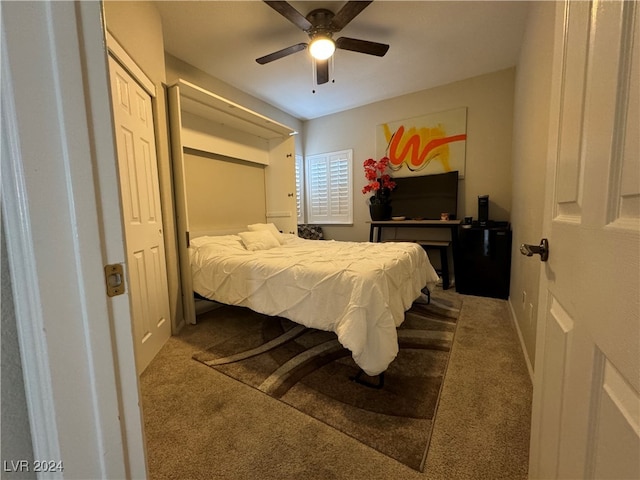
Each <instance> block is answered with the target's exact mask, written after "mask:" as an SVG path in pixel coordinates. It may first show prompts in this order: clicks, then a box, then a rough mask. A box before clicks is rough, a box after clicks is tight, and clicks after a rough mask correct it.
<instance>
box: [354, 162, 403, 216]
mask: <svg viewBox="0 0 640 480" xmlns="http://www.w3.org/2000/svg"><path fill="white" fill-rule="evenodd" d="M363 166H364V176H365V178H366V179H367V180H368V182H369V183H368V184H367V185H365V186H364V187H363V188H362V193H364V194H367V193H373V195H371V196H370V197H369V213H370V215H371V220H389V219H390V218H391V198H390V195H391V190H393V189H394V188H395V187H396V183H395V182H394V181H393V180H392V179H391V176H390V175H389V174H388V173H385V172H386V170H387V167H388V166H389V158H388V157H382V158H381V159H380V160H378V161H375V160H374V159H373V158H369V159H367V160H365V161H364V164H363Z"/></svg>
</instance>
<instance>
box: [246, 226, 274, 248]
mask: <svg viewBox="0 0 640 480" xmlns="http://www.w3.org/2000/svg"><path fill="white" fill-rule="evenodd" d="M238 235H239V236H240V238H241V239H242V243H244V246H245V247H246V249H247V250H251V251H255V250H268V249H270V248H274V247H279V246H280V242H278V240H276V238H275V237H274V236H273V234H272V233H271V232H270V231H268V230H258V231H256V232H240V233H239V234H238Z"/></svg>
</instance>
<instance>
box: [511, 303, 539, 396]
mask: <svg viewBox="0 0 640 480" xmlns="http://www.w3.org/2000/svg"><path fill="white" fill-rule="evenodd" d="M507 303H508V304H509V312H511V321H512V322H513V326H514V327H515V328H516V332H517V333H518V339H519V340H520V349H521V350H522V355H523V356H524V362H525V363H526V364H527V370H528V371H529V378H530V379H531V383H532V384H533V365H531V359H530V358H529V355H528V354H527V349H526V347H525V345H524V338H523V336H522V332H521V331H520V325H518V317H517V316H516V312H515V310H514V309H513V304H512V303H511V297H509V300H508V301H507Z"/></svg>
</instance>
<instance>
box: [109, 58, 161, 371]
mask: <svg viewBox="0 0 640 480" xmlns="http://www.w3.org/2000/svg"><path fill="white" fill-rule="evenodd" d="M109 70H110V76H111V90H112V99H113V100H112V101H113V113H114V121H115V128H116V143H117V148H118V165H119V173H120V194H121V197H122V207H123V221H124V226H125V237H126V248H127V270H128V272H127V273H128V279H129V282H128V285H129V294H130V298H131V314H132V319H133V334H134V340H135V348H136V370H137V372H138V374H140V373H142V372H143V371H144V369H145V368H146V367H147V365H148V364H149V363H150V362H151V360H153V358H154V357H155V355H156V354H157V353H158V352H159V351H160V349H161V348H162V346H163V345H164V344H165V342H166V341H167V340H168V339H169V337H170V336H171V322H170V313H169V292H168V288H167V271H166V263H165V262H166V259H165V250H164V239H163V235H162V230H163V225H162V211H161V207H160V191H159V183H158V164H157V159H156V146H155V131H154V126H153V116H152V107H151V97H150V95H149V94H148V93H147V92H146V91H145V90H144V89H143V88H142V87H141V86H140V85H139V84H138V83H137V82H136V81H135V80H134V79H133V77H131V75H129V73H128V72H127V71H126V70H125V69H124V68H122V66H120V64H119V63H118V62H116V61H115V60H113V58H111V57H110V58H109Z"/></svg>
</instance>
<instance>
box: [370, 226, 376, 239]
mask: <svg viewBox="0 0 640 480" xmlns="http://www.w3.org/2000/svg"><path fill="white" fill-rule="evenodd" d="M374 228H375V227H374V226H373V223H372V224H371V226H370V227H369V241H370V242H373V229H374Z"/></svg>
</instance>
